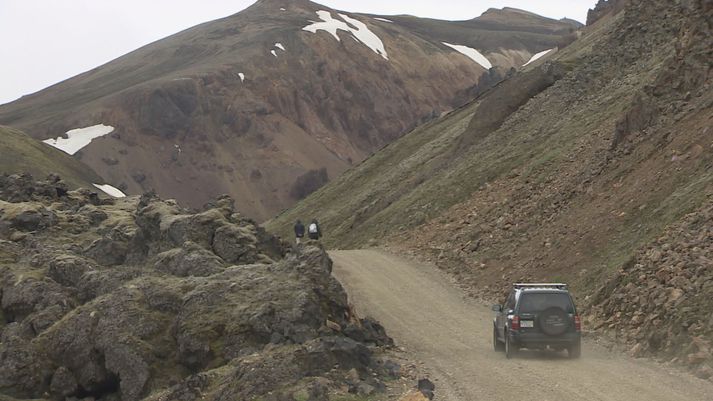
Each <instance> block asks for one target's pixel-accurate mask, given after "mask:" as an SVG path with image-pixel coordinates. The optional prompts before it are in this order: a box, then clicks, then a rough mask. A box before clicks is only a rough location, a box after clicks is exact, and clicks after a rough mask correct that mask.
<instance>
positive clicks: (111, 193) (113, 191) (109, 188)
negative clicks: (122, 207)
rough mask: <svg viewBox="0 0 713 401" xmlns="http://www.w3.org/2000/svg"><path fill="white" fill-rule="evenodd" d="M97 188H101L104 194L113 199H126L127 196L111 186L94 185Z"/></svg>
mask: <svg viewBox="0 0 713 401" xmlns="http://www.w3.org/2000/svg"><path fill="white" fill-rule="evenodd" d="M92 185H94V186H95V187H97V188H99V189H100V190H101V191H102V192H104V193H105V194H107V195H109V196H111V197H113V198H126V195H125V194H124V193H123V192H121V191H120V190H119V189H117V188H114V187H112V186H111V185H109V184H103V185H102V184H92Z"/></svg>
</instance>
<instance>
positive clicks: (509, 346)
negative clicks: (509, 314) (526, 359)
mask: <svg viewBox="0 0 713 401" xmlns="http://www.w3.org/2000/svg"><path fill="white" fill-rule="evenodd" d="M516 355H517V346H516V345H515V344H513V343H512V340H510V336H509V335H508V333H505V357H506V358H507V359H511V358H514V357H515V356H516Z"/></svg>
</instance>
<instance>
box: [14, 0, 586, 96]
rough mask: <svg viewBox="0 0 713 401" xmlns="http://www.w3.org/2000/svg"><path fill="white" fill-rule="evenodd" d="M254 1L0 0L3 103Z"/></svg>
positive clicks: (563, 10)
mask: <svg viewBox="0 0 713 401" xmlns="http://www.w3.org/2000/svg"><path fill="white" fill-rule="evenodd" d="M252 3H254V0H201V1H196V0H119V1H117V0H0V38H2V40H1V41H0V104H3V103H7V102H9V101H12V100H15V99H17V98H19V97H20V96H22V95H26V94H30V93H33V92H36V91H38V90H40V89H43V88H45V87H47V86H49V85H52V84H55V83H57V82H60V81H62V80H64V79H67V78H70V77H72V76H75V75H77V74H79V73H82V72H84V71H87V70H90V69H92V68H94V67H97V66H99V65H101V64H104V63H106V62H108V61H111V60H113V59H115V58H117V57H119V56H121V55H123V54H126V53H128V52H130V51H132V50H135V49H137V48H139V47H141V46H143V45H146V44H148V43H151V42H153V41H155V40H158V39H161V38H164V37H166V36H169V35H171V34H174V33H176V32H179V31H182V30H184V29H186V28H190V27H192V26H194V25H197V24H199V23H202V22H206V21H211V20H214V19H217V18H221V17H226V16H228V15H231V14H234V13H236V12H238V11H240V10H242V9H244V8H246V7H248V6H249V5H250V4H252ZM318 3H321V4H325V5H327V6H330V7H332V8H336V9H340V10H345V11H354V12H367V13H374V14H386V15H389V14H411V15H417V16H420V17H431V18H439V19H449V20H464V19H471V18H474V17H477V16H478V15H480V14H482V13H483V12H484V11H485V10H487V9H488V8H490V7H497V8H502V7H506V6H507V7H516V8H521V9H524V10H528V11H532V12H535V13H538V14H540V15H544V16H547V17H551V18H556V19H560V18H563V17H569V18H573V19H577V20H579V21H582V22H584V20H585V19H586V15H587V10H588V9H589V8H591V7H593V6H594V4H595V3H596V0H323V1H318Z"/></svg>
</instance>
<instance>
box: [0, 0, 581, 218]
mask: <svg viewBox="0 0 713 401" xmlns="http://www.w3.org/2000/svg"><path fill="white" fill-rule="evenodd" d="M576 28H577V26H576V24H573V23H571V22H569V21H554V20H550V19H546V18H542V17H539V16H535V15H533V14H529V13H525V12H522V11H519V10H514V9H505V10H491V11H489V12H488V13H486V14H485V15H483V16H482V17H479V18H476V19H474V20H471V21H462V22H445V21H434V20H425V19H419V18H413V17H395V18H393V19H388V18H383V17H378V16H374V15H360V14H350V13H345V12H341V11H338V10H332V9H330V8H328V7H324V6H321V5H319V4H316V3H312V2H310V1H307V0H260V1H258V2H257V3H256V4H255V5H253V6H252V7H250V8H248V9H246V10H245V11H243V12H240V13H238V14H235V15H233V16H230V17H227V18H224V19H222V20H218V21H214V22H210V23H206V24H203V25H200V26H197V27H194V28H192V29H189V30H186V31H184V32H181V33H179V34H177V35H174V36H171V37H169V38H166V39H164V40H161V41H158V42H156V43H153V44H151V45H148V46H146V47H144V48H142V49H139V50H137V51H135V52H133V53H130V54H128V55H126V56H124V57H121V58H119V59H117V60H115V61H113V62H111V63H109V64H106V65H104V66H101V67H98V68H96V69H94V70H91V71H88V72H86V73H84V74H82V75H79V76H77V77H75V78H72V79H69V80H67V81H65V82H62V83H60V84H58V85H55V86H53V87H51V88H48V89H46V90H44V91H41V92H39V93H37V94H34V95H31V96H26V97H24V98H22V99H20V100H18V101H16V102H13V103H11V104H8V105H4V106H1V107H0V124H6V125H10V126H13V127H16V128H20V129H23V130H25V131H26V132H28V133H30V134H31V135H33V137H35V138H36V139H40V140H47V139H50V138H57V137H60V136H62V135H64V134H65V132H68V131H69V130H74V129H81V128H85V127H95V126H99V125H100V124H104V125H105V126H108V127H112V128H113V131H112V132H111V133H110V134H108V135H106V134H105V136H103V137H100V138H97V139H95V140H94V141H93V142H91V144H90V145H89V146H87V147H85V148H83V149H81V151H79V152H78V153H77V154H75V157H77V158H78V159H80V160H82V161H83V162H85V163H86V164H87V165H89V166H91V167H92V168H93V169H94V170H95V171H97V172H98V173H99V174H101V175H102V176H103V177H105V178H106V179H107V180H109V182H110V183H112V184H113V185H114V186H116V187H118V188H119V189H122V190H124V191H125V192H127V193H130V194H132V193H133V194H140V193H143V192H144V191H145V190H149V189H155V190H156V191H157V192H158V193H159V194H160V195H162V196H164V197H170V198H176V199H178V200H179V201H181V202H183V203H185V204H187V205H188V206H193V207H201V206H202V205H203V204H204V203H205V202H207V201H208V200H209V199H210V198H211V197H213V196H215V195H217V194H222V193H228V194H230V195H232V196H233V197H234V198H235V199H236V200H237V201H238V205H239V207H240V209H241V211H243V212H245V213H247V214H248V215H250V216H252V217H254V218H257V219H265V218H268V217H272V216H274V214H275V213H276V212H278V211H280V210H282V209H284V208H285V207H287V206H290V205H292V204H293V203H294V202H295V201H296V200H297V199H298V198H299V197H301V196H303V194H305V193H308V192H309V191H310V190H312V189H313V184H314V181H313V180H311V179H310V177H314V176H315V175H317V173H318V172H319V171H320V170H321V169H325V171H326V172H327V178H334V177H337V176H338V175H339V173H341V172H342V171H344V170H345V169H347V168H349V167H351V166H352V165H354V164H356V163H359V162H360V161H361V160H363V159H364V158H365V157H366V156H368V155H370V154H371V153H372V152H374V151H376V150H377V149H380V148H381V147H383V146H384V145H385V144H388V143H390V142H392V141H393V140H394V139H396V138H398V137H400V136H401V135H402V134H403V133H404V132H407V131H409V130H410V129H412V128H414V127H415V126H417V125H418V124H420V123H422V122H425V121H428V120H430V119H432V118H434V117H438V116H439V115H441V113H442V112H444V111H448V110H451V109H452V108H453V107H456V106H459V105H460V104H462V103H463V102H465V101H466V100H468V99H470V98H471V96H472V95H473V94H475V93H477V92H478V91H479V90H481V89H482V87H487V86H488V85H492V84H493V83H494V82H496V81H498V80H499V79H501V78H502V77H503V76H504V75H505V74H506V73H507V72H508V71H509V70H510V68H512V67H518V68H519V67H520V66H522V65H523V64H525V63H526V62H527V61H528V60H529V59H530V58H531V56H532V55H534V54H536V53H538V52H541V51H544V50H548V49H553V48H556V47H558V46H562V45H563V44H565V43H566V42H567V41H568V40H571V39H570V38H571V36H572V33H573V32H574V30H575V29H576ZM491 66H492V67H494V68H493V69H491V70H490V71H489V70H488V69H489V68H490V67H491ZM305 183H306V184H305ZM318 184H321V182H318Z"/></svg>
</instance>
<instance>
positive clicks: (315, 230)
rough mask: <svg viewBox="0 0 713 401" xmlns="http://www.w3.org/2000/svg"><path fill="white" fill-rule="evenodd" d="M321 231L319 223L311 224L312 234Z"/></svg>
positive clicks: (310, 230)
mask: <svg viewBox="0 0 713 401" xmlns="http://www.w3.org/2000/svg"><path fill="white" fill-rule="evenodd" d="M318 232H319V229H318V228H317V225H316V224H315V223H312V224H310V225H309V233H310V234H317V233H318Z"/></svg>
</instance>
